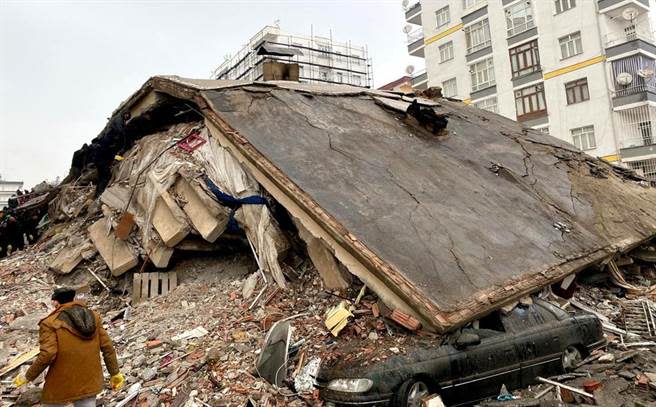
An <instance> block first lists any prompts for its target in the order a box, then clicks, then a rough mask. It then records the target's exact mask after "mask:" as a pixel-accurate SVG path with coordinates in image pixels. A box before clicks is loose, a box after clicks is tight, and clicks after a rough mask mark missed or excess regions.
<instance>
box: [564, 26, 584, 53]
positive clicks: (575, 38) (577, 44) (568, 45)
mask: <svg viewBox="0 0 656 407" xmlns="http://www.w3.org/2000/svg"><path fill="white" fill-rule="evenodd" d="M558 42H559V43H560V55H561V56H562V59H565V58H569V57H573V56H574V55H578V54H580V53H582V52H583V44H582V43H581V32H580V31H577V32H575V33H572V34H570V35H567V36H565V37H563V38H560V39H559V40H558Z"/></svg>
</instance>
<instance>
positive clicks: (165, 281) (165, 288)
mask: <svg viewBox="0 0 656 407" xmlns="http://www.w3.org/2000/svg"><path fill="white" fill-rule="evenodd" d="M170 274H171V273H159V275H160V280H161V281H162V295H163V296H165V295H167V294H168V293H169V278H170V277H169V275H170Z"/></svg>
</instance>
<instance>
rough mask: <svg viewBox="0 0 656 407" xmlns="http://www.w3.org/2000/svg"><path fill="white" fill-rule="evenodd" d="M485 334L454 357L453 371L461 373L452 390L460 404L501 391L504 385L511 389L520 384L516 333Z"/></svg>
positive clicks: (453, 372)
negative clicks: (477, 342) (479, 340)
mask: <svg viewBox="0 0 656 407" xmlns="http://www.w3.org/2000/svg"><path fill="white" fill-rule="evenodd" d="M472 332H476V330H473V331H472ZM481 336H483V337H484V338H482V339H481V343H480V344H478V345H472V346H468V347H467V348H465V349H462V350H461V352H460V354H458V355H457V356H456V357H455V358H454V363H455V364H454V365H452V374H454V375H458V374H460V377H458V378H456V379H455V380H454V385H453V389H452V392H451V393H453V401H454V402H455V403H456V404H459V403H465V402H472V401H477V400H481V399H484V398H487V397H490V396H493V395H496V394H499V390H500V389H501V386H502V385H504V384H505V385H506V387H508V388H509V389H514V388H517V387H519V385H520V365H519V359H518V357H517V349H516V347H515V342H514V339H513V337H512V335H507V334H503V333H500V334H497V335H493V336H486V335H484V334H483V335H481ZM454 369H459V371H458V370H454Z"/></svg>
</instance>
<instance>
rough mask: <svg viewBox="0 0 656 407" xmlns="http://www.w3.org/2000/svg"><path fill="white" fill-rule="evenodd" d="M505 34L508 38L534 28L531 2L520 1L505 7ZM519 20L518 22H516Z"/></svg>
mask: <svg viewBox="0 0 656 407" xmlns="http://www.w3.org/2000/svg"><path fill="white" fill-rule="evenodd" d="M504 11H505V15H506V29H507V31H506V33H507V34H508V37H512V36H515V35H517V34H521V33H523V32H524V31H528V30H530V29H531V28H533V27H535V20H534V19H533V5H532V4H531V1H530V0H529V1H520V2H518V3H515V4H513V5H512V6H509V7H506V9H505V10H504ZM518 19H520V20H519V21H517V20H518Z"/></svg>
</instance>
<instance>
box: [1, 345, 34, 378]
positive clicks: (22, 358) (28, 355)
mask: <svg viewBox="0 0 656 407" xmlns="http://www.w3.org/2000/svg"><path fill="white" fill-rule="evenodd" d="M38 354H39V347H38V346H36V347H34V348H32V349H30V350H28V351H27V352H24V353H21V354H20V355H18V356H16V357H15V358H13V359H12V360H11V361H9V363H7V365H5V366H4V367H3V368H2V369H1V370H0V376H4V375H6V374H7V373H9V372H11V371H12V370H14V369H16V368H17V367H19V366H21V365H22V364H23V363H26V362H29V361H30V360H32V359H33V358H34V357H36V355H38Z"/></svg>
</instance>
